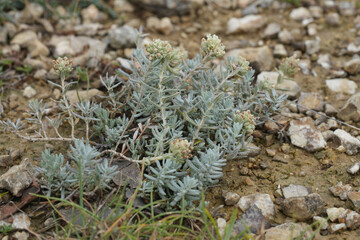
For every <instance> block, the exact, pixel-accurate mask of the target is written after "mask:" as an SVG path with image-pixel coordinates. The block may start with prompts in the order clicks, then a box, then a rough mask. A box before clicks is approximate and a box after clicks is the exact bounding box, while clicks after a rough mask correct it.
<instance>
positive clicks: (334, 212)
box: [326, 207, 346, 222]
mask: <svg viewBox="0 0 360 240" xmlns="http://www.w3.org/2000/svg"><path fill="white" fill-rule="evenodd" d="M345 211H346V209H345V208H335V207H334V208H328V209H326V213H327V215H328V218H329V219H330V221H332V222H335V221H336V220H337V219H338V218H339V216H341V214H343V213H344V212H345Z"/></svg>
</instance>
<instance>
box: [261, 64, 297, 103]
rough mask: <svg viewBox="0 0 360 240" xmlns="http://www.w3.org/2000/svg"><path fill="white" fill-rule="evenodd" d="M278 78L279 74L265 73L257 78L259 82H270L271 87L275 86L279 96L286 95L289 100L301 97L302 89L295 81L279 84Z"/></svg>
mask: <svg viewBox="0 0 360 240" xmlns="http://www.w3.org/2000/svg"><path fill="white" fill-rule="evenodd" d="M278 78H279V73H278V72H267V71H263V72H261V73H260V74H259V75H258V76H257V82H259V83H260V82H264V81H268V82H269V83H270V85H271V86H275V89H276V92H277V93H278V94H286V95H288V97H289V99H294V98H296V97H298V96H299V94H300V91H301V88H300V86H299V85H298V84H297V83H296V82H295V81H291V80H287V79H285V80H282V81H281V82H279V83H278Z"/></svg>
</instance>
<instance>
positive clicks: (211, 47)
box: [201, 34, 225, 58]
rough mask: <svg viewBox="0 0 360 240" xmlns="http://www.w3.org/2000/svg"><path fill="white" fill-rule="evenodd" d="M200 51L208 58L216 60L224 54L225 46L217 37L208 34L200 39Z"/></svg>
mask: <svg viewBox="0 0 360 240" xmlns="http://www.w3.org/2000/svg"><path fill="white" fill-rule="evenodd" d="M201 50H202V51H203V52H204V53H205V54H206V55H209V56H210V57H214V58H218V57H221V56H223V55H224V54H225V46H224V45H223V44H222V43H221V40H220V38H219V37H218V36H216V35H215V34H214V35H211V34H208V35H206V39H205V38H203V39H201Z"/></svg>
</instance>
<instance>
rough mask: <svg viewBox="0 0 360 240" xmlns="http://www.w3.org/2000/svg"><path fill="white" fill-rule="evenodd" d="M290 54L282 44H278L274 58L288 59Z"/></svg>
mask: <svg viewBox="0 0 360 240" xmlns="http://www.w3.org/2000/svg"><path fill="white" fill-rule="evenodd" d="M287 55H288V53H287V51H286V48H285V47H284V45H282V44H276V45H275V47H274V56H275V57H287Z"/></svg>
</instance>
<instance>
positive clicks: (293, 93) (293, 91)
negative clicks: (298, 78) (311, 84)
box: [276, 79, 301, 100]
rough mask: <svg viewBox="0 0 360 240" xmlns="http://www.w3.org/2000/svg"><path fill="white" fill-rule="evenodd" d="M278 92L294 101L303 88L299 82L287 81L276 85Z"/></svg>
mask: <svg viewBox="0 0 360 240" xmlns="http://www.w3.org/2000/svg"><path fill="white" fill-rule="evenodd" d="M276 92H277V93H279V94H286V95H287V96H288V98H289V99H290V100H292V99H295V98H297V97H298V96H299V95H300V92H301V87H300V86H299V84H298V83H297V82H295V81H292V80H287V79H285V80H283V81H281V82H280V83H278V84H277V85H276Z"/></svg>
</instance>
